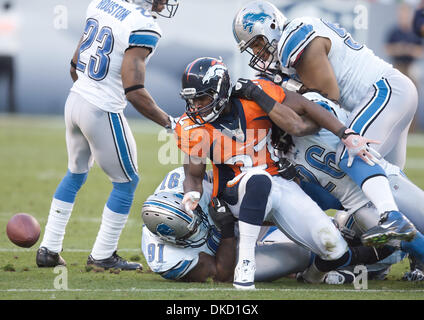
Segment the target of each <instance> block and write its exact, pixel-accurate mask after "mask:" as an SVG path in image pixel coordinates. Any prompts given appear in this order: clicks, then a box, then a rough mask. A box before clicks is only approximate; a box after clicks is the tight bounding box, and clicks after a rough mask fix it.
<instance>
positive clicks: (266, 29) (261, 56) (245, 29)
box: [233, 1, 287, 72]
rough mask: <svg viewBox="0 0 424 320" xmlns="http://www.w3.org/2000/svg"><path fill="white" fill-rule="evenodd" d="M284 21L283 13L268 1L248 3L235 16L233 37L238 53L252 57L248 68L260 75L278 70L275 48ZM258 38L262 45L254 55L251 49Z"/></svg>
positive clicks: (285, 19)
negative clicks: (258, 72) (259, 72)
mask: <svg viewBox="0 0 424 320" xmlns="http://www.w3.org/2000/svg"><path fill="white" fill-rule="evenodd" d="M286 21H287V18H286V17H285V16H284V15H283V13H281V11H280V10H278V9H277V8H276V7H275V6H274V5H273V4H271V3H269V2H267V1H253V2H250V3H248V4H247V5H246V6H244V7H243V8H241V9H240V10H239V11H238V12H237V14H236V16H235V17H234V20H233V34H234V38H235V40H236V42H237V44H238V47H239V49H240V52H244V51H246V52H248V53H249V54H250V55H251V56H252V58H251V59H250V62H249V66H250V67H252V68H253V69H255V70H258V71H262V72H266V71H267V70H268V69H277V63H278V57H277V55H278V52H277V51H278V50H277V45H278V41H279V40H280V38H281V35H282V33H283V28H284V25H285V23H286ZM260 38H261V39H262V40H263V43H264V44H263V46H262V48H261V47H259V48H257V49H256V50H255V51H256V52H254V51H253V50H252V48H250V46H252V45H253V44H254V43H255V42H256V41H257V40H258V41H259V39H260Z"/></svg>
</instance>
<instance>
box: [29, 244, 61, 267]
mask: <svg viewBox="0 0 424 320" xmlns="http://www.w3.org/2000/svg"><path fill="white" fill-rule="evenodd" d="M35 262H36V263H37V266H38V267H39V268H52V267H56V266H66V261H65V260H64V259H63V258H62V257H61V256H60V254H59V253H56V252H52V251H50V250H49V249H47V248H46V247H40V248H39V249H38V250H37V256H36V258H35Z"/></svg>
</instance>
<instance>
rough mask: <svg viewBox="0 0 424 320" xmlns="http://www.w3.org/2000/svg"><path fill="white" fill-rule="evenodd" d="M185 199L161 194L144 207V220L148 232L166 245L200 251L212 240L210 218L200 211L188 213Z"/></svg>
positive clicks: (164, 193) (156, 195)
mask: <svg viewBox="0 0 424 320" xmlns="http://www.w3.org/2000/svg"><path fill="white" fill-rule="evenodd" d="M182 199H183V195H181V194H179V193H168V192H160V193H157V194H154V195H151V196H149V197H148V198H147V200H146V201H145V202H144V204H143V208H142V211H141V212H142V218H143V222H144V224H145V225H146V227H147V229H149V231H150V232H152V233H153V234H155V235H157V236H158V237H160V238H161V239H162V240H163V241H165V242H169V243H171V244H174V245H177V246H181V247H194V248H196V247H200V246H202V245H203V244H204V243H205V242H206V241H207V239H208V236H209V232H210V230H211V226H210V224H209V221H208V218H207V216H206V214H205V213H204V212H203V211H202V210H201V209H200V207H198V208H196V210H195V211H194V212H193V214H191V213H188V212H186V211H185V210H184V209H183V205H182V203H181V201H182Z"/></svg>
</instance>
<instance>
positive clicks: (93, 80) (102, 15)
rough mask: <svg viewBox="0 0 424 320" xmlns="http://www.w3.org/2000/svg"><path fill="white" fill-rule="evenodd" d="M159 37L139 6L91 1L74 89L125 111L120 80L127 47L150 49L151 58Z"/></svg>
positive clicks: (104, 105) (101, 105)
mask: <svg viewBox="0 0 424 320" xmlns="http://www.w3.org/2000/svg"><path fill="white" fill-rule="evenodd" d="M160 37H161V30H160V28H159V26H158V25H157V23H156V21H155V20H154V18H153V17H152V15H151V14H150V12H149V11H147V10H145V9H143V8H141V7H140V6H138V5H136V4H131V3H128V2H126V1H123V0H114V1H112V0H93V1H91V3H90V4H89V6H88V9H87V20H86V26H85V29H84V35H83V37H82V42H81V46H80V50H79V56H78V63H77V74H78V80H77V81H76V82H75V83H74V85H73V87H72V89H71V90H72V91H75V92H77V93H78V94H80V95H81V96H82V97H83V98H84V99H86V100H87V101H88V102H90V103H91V104H94V105H95V106H97V107H99V108H101V109H103V110H105V111H107V112H114V113H118V112H121V111H123V110H124V109H125V107H126V105H127V100H126V97H125V93H124V88H123V86H122V79H121V66H122V60H123V58H124V54H125V50H127V49H128V48H129V47H134V46H137V47H146V48H149V49H151V51H152V52H151V54H150V55H149V57H148V59H149V58H150V57H151V56H152V54H153V53H154V51H155V49H156V46H157V43H158V41H159V39H160ZM146 62H147V61H146Z"/></svg>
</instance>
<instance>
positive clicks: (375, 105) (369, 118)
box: [340, 79, 392, 159]
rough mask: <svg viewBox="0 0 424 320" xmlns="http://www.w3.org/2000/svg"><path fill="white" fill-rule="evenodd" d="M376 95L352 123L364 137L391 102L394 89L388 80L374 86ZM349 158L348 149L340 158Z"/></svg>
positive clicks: (353, 128)
mask: <svg viewBox="0 0 424 320" xmlns="http://www.w3.org/2000/svg"><path fill="white" fill-rule="evenodd" d="M374 88H375V93H374V96H373V97H372V99H371V100H370V102H369V103H367V105H366V106H365V107H364V108H363V109H362V110H361V111H360V112H359V113H358V115H357V116H356V118H355V119H354V120H353V121H352V123H351V125H350V128H351V129H352V130H353V131H355V132H357V133H359V134H360V135H362V136H363V135H364V134H365V132H366V131H367V129H368V128H369V126H370V125H371V124H372V123H373V122H374V120H375V119H377V117H378V115H379V114H380V113H381V112H382V111H383V110H384V108H385V107H386V105H387V103H388V102H389V100H390V97H391V94H392V89H391V87H390V85H389V83H388V82H387V80H386V79H381V80H380V81H378V82H377V83H376V84H374ZM346 156H347V151H346V148H345V150H344V152H343V154H342V156H341V157H340V159H343V158H345V157H346Z"/></svg>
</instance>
